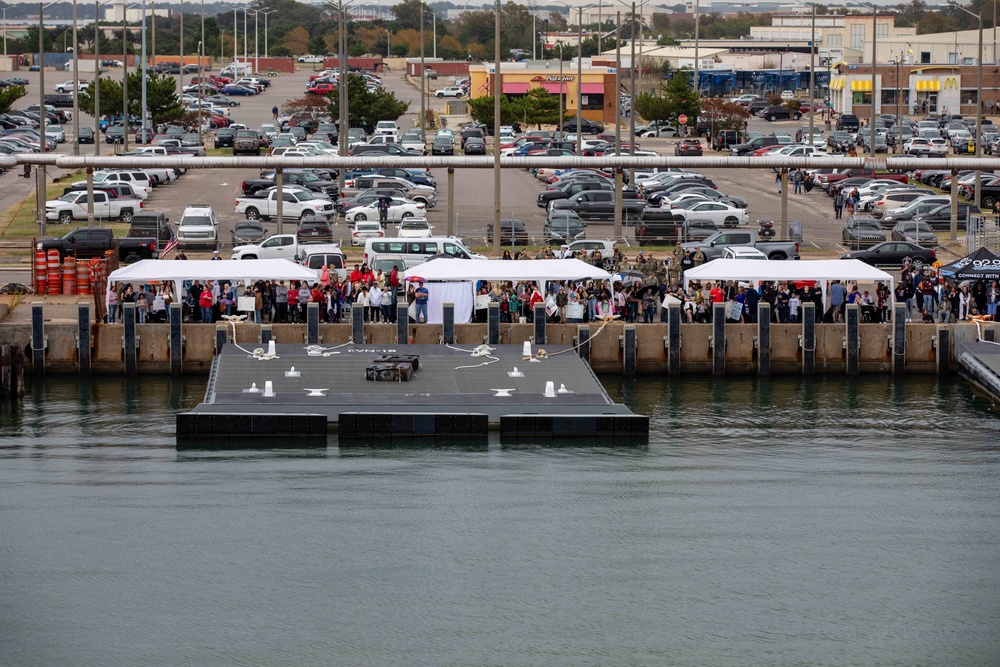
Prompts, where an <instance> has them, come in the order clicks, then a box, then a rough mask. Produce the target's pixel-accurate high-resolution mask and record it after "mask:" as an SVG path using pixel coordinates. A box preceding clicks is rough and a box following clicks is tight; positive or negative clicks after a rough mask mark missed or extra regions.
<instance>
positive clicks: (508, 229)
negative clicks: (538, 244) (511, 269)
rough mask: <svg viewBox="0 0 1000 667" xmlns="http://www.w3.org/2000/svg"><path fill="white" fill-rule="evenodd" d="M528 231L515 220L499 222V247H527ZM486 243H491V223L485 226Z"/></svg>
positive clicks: (521, 223) (522, 224)
mask: <svg viewBox="0 0 1000 667" xmlns="http://www.w3.org/2000/svg"><path fill="white" fill-rule="evenodd" d="M528 240H529V239H528V230H527V229H526V228H525V226H524V223H523V222H521V221H520V220H519V219H517V218H509V219H506V220H501V221H500V245H507V246H509V245H528ZM486 242H487V243H493V223H492V222H491V223H490V224H488V225H487V226H486Z"/></svg>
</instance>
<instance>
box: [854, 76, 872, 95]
mask: <svg viewBox="0 0 1000 667" xmlns="http://www.w3.org/2000/svg"><path fill="white" fill-rule="evenodd" d="M851 90H853V91H854V92H856V93H857V92H861V93H870V92H872V82H871V79H863V80H861V81H851Z"/></svg>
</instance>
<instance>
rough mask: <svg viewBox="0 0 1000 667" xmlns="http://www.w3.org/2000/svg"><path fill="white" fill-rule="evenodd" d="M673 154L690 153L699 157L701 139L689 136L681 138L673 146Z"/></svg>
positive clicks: (700, 153)
mask: <svg viewBox="0 0 1000 667" xmlns="http://www.w3.org/2000/svg"><path fill="white" fill-rule="evenodd" d="M674 155H690V156H696V157H700V156H701V155H702V147H701V139H698V138H695V137H689V138H687V139H682V140H681V141H680V142H678V144H677V145H676V146H674Z"/></svg>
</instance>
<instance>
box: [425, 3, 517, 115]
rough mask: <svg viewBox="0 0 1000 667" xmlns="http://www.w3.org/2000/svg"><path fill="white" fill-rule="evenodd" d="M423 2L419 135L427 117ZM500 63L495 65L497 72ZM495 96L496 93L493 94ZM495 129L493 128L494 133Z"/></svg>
mask: <svg viewBox="0 0 1000 667" xmlns="http://www.w3.org/2000/svg"><path fill="white" fill-rule="evenodd" d="M424 11H426V10H425V9H424V0H420V133H421V134H423V132H424V116H426V115H427V73H426V72H425V71H424ZM499 30H500V29H499V28H497V34H496V40H499V39H500V32H499ZM499 69H500V63H497V70H499ZM493 94H494V95H496V94H497V92H496V91H494V92H493ZM496 131H497V128H495V127H494V128H493V132H494V133H495V132H496Z"/></svg>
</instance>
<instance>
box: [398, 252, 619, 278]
mask: <svg viewBox="0 0 1000 667" xmlns="http://www.w3.org/2000/svg"><path fill="white" fill-rule="evenodd" d="M405 275H406V278H408V279H412V278H415V277H419V278H423V280H424V281H425V282H451V281H467V280H470V279H471V280H490V281H493V280H510V281H511V282H524V281H526V280H534V281H545V280H584V279H586V278H594V279H601V280H607V279H608V278H610V277H611V274H610V273H608V272H607V271H605V270H604V269H600V268H598V267H596V266H593V265H591V264H587V263H586V262H582V261H580V260H578V259H531V260H521V259H517V260H507V259H451V258H444V257H442V258H439V259H432V260H431V261H429V262H425V263H423V264H419V265H417V266H414V267H413V268H411V269H407V271H406V274H405Z"/></svg>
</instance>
